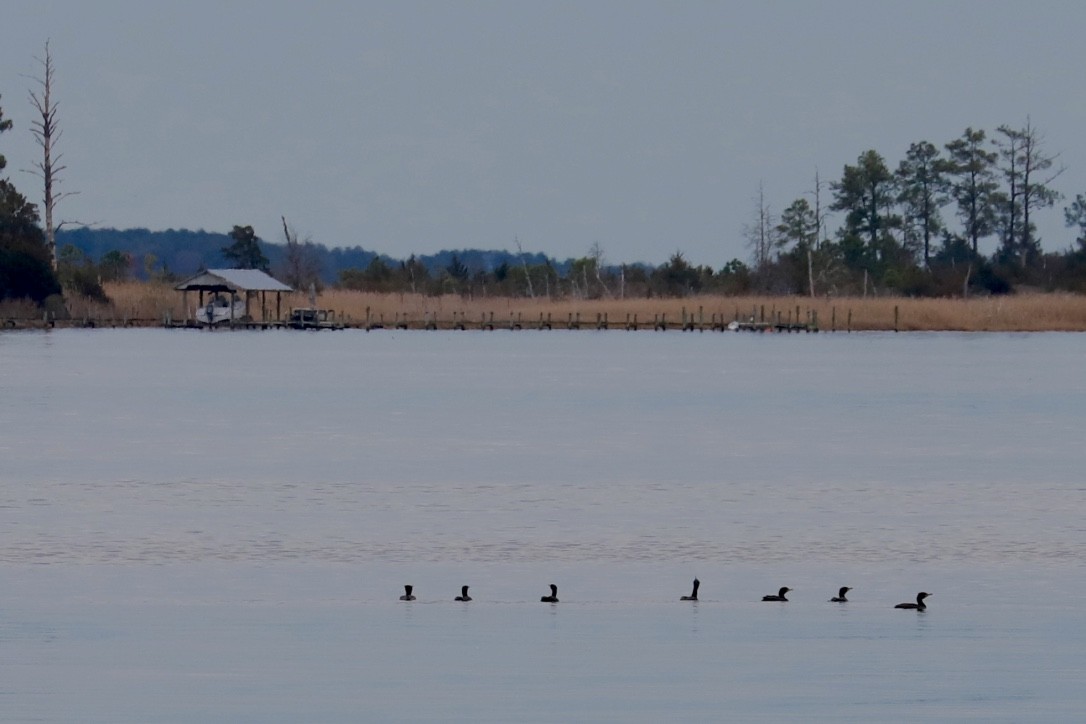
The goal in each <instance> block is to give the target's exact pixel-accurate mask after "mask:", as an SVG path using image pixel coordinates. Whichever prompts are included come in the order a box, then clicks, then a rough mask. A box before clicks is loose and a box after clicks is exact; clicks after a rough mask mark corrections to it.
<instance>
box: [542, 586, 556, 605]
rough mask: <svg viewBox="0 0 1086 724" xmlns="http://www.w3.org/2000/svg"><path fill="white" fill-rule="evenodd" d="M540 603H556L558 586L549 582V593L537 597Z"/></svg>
mask: <svg viewBox="0 0 1086 724" xmlns="http://www.w3.org/2000/svg"><path fill="white" fill-rule="evenodd" d="M539 600H540V602H542V603H558V586H556V585H554V584H553V583H552V584H551V595H549V596H543V597H542V598H540V599H539Z"/></svg>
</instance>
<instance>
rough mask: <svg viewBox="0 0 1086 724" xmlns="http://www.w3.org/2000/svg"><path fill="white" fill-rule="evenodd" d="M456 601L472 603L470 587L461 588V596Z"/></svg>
mask: <svg viewBox="0 0 1086 724" xmlns="http://www.w3.org/2000/svg"><path fill="white" fill-rule="evenodd" d="M456 600H457V601H470V600H471V596H469V595H468V587H467V586H461V587H460V595H459V596H457V597H456Z"/></svg>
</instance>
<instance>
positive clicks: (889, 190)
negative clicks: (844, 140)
mask: <svg viewBox="0 0 1086 724" xmlns="http://www.w3.org/2000/svg"><path fill="white" fill-rule="evenodd" d="M830 187H831V189H832V190H833V195H834V200H833V204H832V205H831V206H830V208H831V209H833V210H834V211H843V212H844V213H845V226H844V227H843V228H842V230H841V231H840V232H839V235H840V236H841V238H842V242H844V244H845V246H847V247H852V248H853V249H854V250H853V253H852V254H850V255H851V256H853V257H854V261H860V262H861V266H863V267H865V268H866V266H867V265H869V264H871V263H874V262H879V261H880V260H882V259H884V258H886V257H887V256H889V254H888V251H889V250H890V248H891V247H893V246H895V245H896V242H894V241H893V239H892V237H891V236H890V231H891V230H892V229H895V228H898V227H899V226H900V225H901V219H900V218H899V217H897V216H896V215H894V213H893V207H894V203H895V200H896V198H897V191H896V185H895V180H894V175H893V174H892V173H890V169H889V168H887V166H886V161H885V160H883V158H882V156H880V155H879V154H878V152H876V151H874V150H870V151H866V152H864V153H863V154H861V155H860V157H859V158H858V159H857V161H856V165H855V166H849V165H846V166H845V170H844V172H843V173H842V175H841V180H840V181H837V182H834V183H832V184H831V185H830ZM865 241H866V244H865ZM861 251H862V254H859V255H857V254H856V252H861ZM846 256H849V255H846ZM857 256H860V257H862V258H866V262H863V261H861V259H857V258H855V257H857Z"/></svg>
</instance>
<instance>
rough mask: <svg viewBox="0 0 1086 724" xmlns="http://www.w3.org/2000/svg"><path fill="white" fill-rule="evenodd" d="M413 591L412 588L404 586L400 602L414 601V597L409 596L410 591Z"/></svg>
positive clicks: (413, 588)
mask: <svg viewBox="0 0 1086 724" xmlns="http://www.w3.org/2000/svg"><path fill="white" fill-rule="evenodd" d="M413 590H415V587H414V586H404V587H403V595H402V596H400V600H401V601H414V600H415V597H414V596H412V595H411V591H413Z"/></svg>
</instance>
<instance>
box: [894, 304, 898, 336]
mask: <svg viewBox="0 0 1086 724" xmlns="http://www.w3.org/2000/svg"><path fill="white" fill-rule="evenodd" d="M894 331H895V332H896V331H898V309H897V305H896V304H895V305H894Z"/></svg>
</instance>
